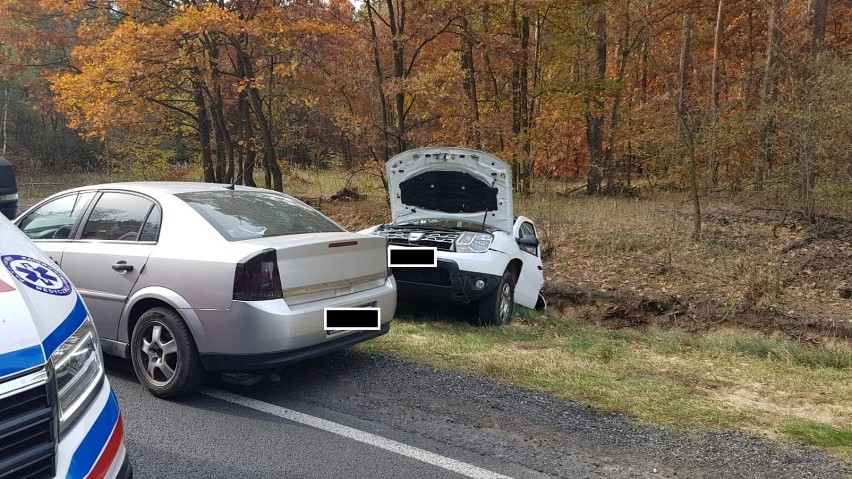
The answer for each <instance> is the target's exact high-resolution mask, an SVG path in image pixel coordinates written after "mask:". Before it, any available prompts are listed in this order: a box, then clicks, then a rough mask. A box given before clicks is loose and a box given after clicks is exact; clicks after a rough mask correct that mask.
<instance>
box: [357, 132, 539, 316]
mask: <svg viewBox="0 0 852 479" xmlns="http://www.w3.org/2000/svg"><path fill="white" fill-rule="evenodd" d="M385 168H386V172H387V178H388V187H389V189H390V206H391V214H392V218H393V222H392V223H390V224H384V225H378V226H374V227H372V228H368V229H366V230H363V231H362V233H368V234H376V235H380V236H384V237H385V238H387V241H388V245H389V247H391V248H399V247H403V248H405V247H433V248H435V250H436V253H435V256H436V261H435V264H436V265H435V266H434V267H430V266H418V267H395V268H393V275H394V277H395V278H396V281H397V287H398V294H399V296H400V297H410V298H419V299H423V298H431V299H433V300H438V301H447V302H454V303H474V302H475V303H477V304H478V306H479V318H478V324H481V325H502V324H507V323H508V322H509V321H510V320H511V316H512V311H513V308H514V305H515V303H517V304H520V305H522V306H525V307H528V308H537V309H544V307H545V302H544V299H543V298H542V297H541V295H540V294H539V291H540V290H541V286H542V284H543V282H544V276H543V272H542V264H541V254H540V248H539V239H538V232H537V231H536V227H535V224H534V223H533V221H532V220H530V219H529V218H526V217H523V216H519V217H517V218H516V217H514V216H513V212H512V179H511V170H510V167H509V165H507V164H506V163H505V162H503V161H502V160H500V159H499V158H496V157H495V156H492V155H489V154H488V153H484V152H481V151H476V150H469V149H464V148H420V149H415V150H409V151H405V152H403V153H400V154H399V155H397V156H395V157H393V158H391V159H390V160H389V161H388V162H387V164H386V165H385Z"/></svg>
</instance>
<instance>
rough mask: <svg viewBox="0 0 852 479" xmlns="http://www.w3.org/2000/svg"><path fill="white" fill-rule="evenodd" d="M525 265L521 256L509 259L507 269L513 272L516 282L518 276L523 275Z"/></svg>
mask: <svg viewBox="0 0 852 479" xmlns="http://www.w3.org/2000/svg"><path fill="white" fill-rule="evenodd" d="M523 267H524V262H523V261H521V259H520V258H512V260H511V261H509V264H508V265H507V266H506V269H507V270H509V271H511V272H512V274H513V275H514V276H515V282H517V281H518V278H520V277H521V268H523Z"/></svg>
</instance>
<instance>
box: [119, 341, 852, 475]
mask: <svg viewBox="0 0 852 479" xmlns="http://www.w3.org/2000/svg"><path fill="white" fill-rule="evenodd" d="M107 372H108V374H109V378H110V382H111V383H112V386H113V388H114V389H115V391H116V393H117V395H118V398H119V402H120V403H121V407H122V411H123V414H124V421H125V431H126V432H125V434H126V435H125V441H126V444H127V446H128V450H129V452H130V454H131V460H132V462H133V466H134V469H135V471H136V477H137V478H139V479H144V478H149V477H156V478H180V479H193V478H200V479H213V478H242V477H245V478H335V477H346V478H361V477H363V478H373V477H377V478H419V477H424V478H433V477H434V478H443V477H447V478H463V477H483V478H489V477H490V478H501V477H516V478H537V477H571V478H575V477H594V478H597V477H601V478H603V477H607V478H618V477H720V478H721V477H725V478H729V477H773V478H782V477H791V478H793V477H795V478H802V477H819V478H831V477H848V476H849V475H850V474H852V471H849V470H848V469H844V468H843V466H842V465H841V464H840V463H838V462H837V461H835V460H833V459H831V458H830V457H828V456H826V455H824V454H822V453H820V452H818V451H816V450H813V449H810V448H804V447H789V446H779V445H777V444H770V443H765V442H763V441H760V440H757V439H753V438H748V437H744V436H742V435H739V434H736V433H724V432H723V433H714V434H703V435H690V436H689V437H686V436H683V435H680V434H677V433H672V432H667V431H664V430H662V429H658V428H653V427H643V426H636V425H633V424H631V423H630V421H629V420H627V419H625V418H624V417H621V416H618V415H605V414H599V413H597V412H594V411H592V410H590V409H588V408H585V407H583V406H582V405H578V404H575V403H572V402H567V401H561V400H557V399H554V398H552V397H549V396H547V395H544V394H537V393H532V392H529V391H525V390H522V389H518V388H514V387H511V386H507V385H504V384H499V383H496V382H494V381H491V380H488V379H485V378H480V377H477V376H472V375H467V374H460V373H453V372H446V371H441V370H437V369H435V368H431V367H424V366H418V365H413V364H410V363H406V362H404V361H400V360H398V359H396V358H394V357H391V356H387V355H380V354H368V353H363V352H359V351H355V350H349V351H343V352H338V353H334V354H331V355H328V356H326V357H323V358H318V359H315V360H311V361H307V362H304V363H301V364H299V365H295V366H292V367H290V368H287V369H285V370H284V371H282V381H281V382H277V383H272V382H262V383H260V384H257V385H254V386H251V387H239V386H230V385H225V384H222V383H220V382H219V381H216V380H211V381H208V384H207V385H206V386H205V388H204V389H203V391H202V392H200V393H195V394H192V395H190V396H187V397H185V398H182V399H180V400H176V401H164V400H160V399H157V398H154V397H153V396H151V395H149V394H148V393H147V392H146V391H145V390H144V389H143V388H142V387H141V386H140V385H139V383H138V382H137V380H136V378H135V376H134V375H133V372H132V368H131V366H130V363H129V361H124V360H119V359H114V358H108V359H107Z"/></svg>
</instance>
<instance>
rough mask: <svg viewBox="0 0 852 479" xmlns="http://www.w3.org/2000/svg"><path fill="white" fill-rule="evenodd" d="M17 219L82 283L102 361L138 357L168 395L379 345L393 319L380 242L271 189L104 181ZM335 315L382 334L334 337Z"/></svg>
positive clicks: (153, 387) (142, 372)
mask: <svg viewBox="0 0 852 479" xmlns="http://www.w3.org/2000/svg"><path fill="white" fill-rule="evenodd" d="M15 222H16V224H17V225H18V227H19V228H20V229H21V230H22V231H23V232H24V233H25V234H26V235H27V236H29V237H30V238H31V239H32V240H34V241H35V243H36V244H37V245H38V246H39V247H40V248H41V249H42V250H44V251H45V252H46V253H47V254H48V255H49V256H50V257H51V258H52V259H53V261H54V262H56V263H57V264H58V265H59V266H60V267H61V268H62V270H63V271H65V272H66V274H68V276H69V277H70V279H71V280H72V281H73V282H74V284H75V285H76V286H77V288H78V290H79V291H80V294H81V295H82V296H83V299H84V300H85V302H86V305H87V306H88V307H89V310H90V312H91V314H92V317H93V319H94V321H95V325H96V327H97V329H98V333H99V334H100V337H101V344H102V347H103V350H104V352H106V353H109V354H113V355H117V356H121V357H124V358H131V359H132V361H133V367H134V370H135V371H136V375H137V376H138V377H139V380H140V381H141V382H142V384H143V385H144V386H145V387H146V388H148V390H149V391H151V393H152V394H154V395H155V396H159V397H174V396H178V395H181V394H185V393H187V392H189V391H192V390H193V389H195V388H196V387H198V386H199V385H200V384H201V383H202V382H203V380H204V377H205V373H206V372H207V371H220V372H225V373H226V374H227V375H229V376H230V377H232V378H234V377H237V378H238V377H245V374H246V373H245V372H246V371H266V370H275V369H277V368H280V367H281V366H283V365H285V364H287V363H291V362H295V361H299V360H303V359H307V358H311V357H314V356H318V355H321V354H324V353H327V352H330V351H334V350H337V349H340V348H345V347H348V346H351V345H354V344H357V343H359V342H362V341H366V340H368V339H371V338H374V337H376V336H380V335H382V334H385V333H386V332H388V330H389V328H390V322H391V319H392V318H393V315H394V312H395V309H396V284H395V282H394V279H393V277H392V276H391V275H390V274H389V272H388V268H387V256H386V255H387V253H386V251H387V250H386V243H385V239H384V238H381V237H377V236H365V235H360V234H355V233H349V232H347V231H346V230H345V229H344V228H342V227H341V226H339V225H338V224H336V223H334V222H333V221H332V220H330V219H329V218H327V217H326V216H324V215H322V214H321V213H320V212H318V211H316V210H314V209H313V208H311V207H310V206H308V205H306V204H304V203H302V202H300V201H298V200H296V199H294V198H292V197H290V196H287V195H285V194H281V193H276V192H273V191H269V190H262V189H257V188H249V187H241V186H236V187H233V186H231V185H216V184H207V183H168V182H143V183H115V184H105V185H94V186H88V187H83V188H76V189H71V190H67V191H63V192H61V193H57V194H55V195H53V196H51V197H50V198H47V199H45V200H44V201H42V202H41V203H39V204H37V205H36V206H34V207H32V208H30V209H29V210H28V211H26V212H25V213H24V214H22V215H21V216H20V217H19V218H18V219H17V220H16V221H15ZM348 308H354V309H352V310H349V309H348ZM328 310H332V311H337V312H338V313H335V314H338V316H336V318H337V319H336V321H337V322H338V324H339V322H340V321H341V320H342V321H343V322H344V323H345V322H346V316H340V315H339V311H343V312H347V311H352V312H353V313H355V314H354V315H352V316H350V317H352V318H354V319H355V320H356V322H357V324H358V325H361V326H363V321H362V320H363V319H364V318H365V317H368V318H369V317H373V316H374V317H375V321H376V325H375V327H374V328H372V329H369V328H366V327H360V328H347V327H340V328H339V329H329V328H328V324H326V323H325V322H324V320H325V316H326V314H328ZM360 313H369V314H367V315H366V316H365V315H364V314H360ZM371 315H372V316H371ZM344 326H345V324H344ZM240 375H242V376H240Z"/></svg>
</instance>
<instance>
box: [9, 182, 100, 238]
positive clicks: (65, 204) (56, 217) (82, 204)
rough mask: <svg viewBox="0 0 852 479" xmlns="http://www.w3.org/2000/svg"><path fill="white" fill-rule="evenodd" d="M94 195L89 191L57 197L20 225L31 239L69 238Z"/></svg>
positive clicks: (29, 215)
mask: <svg viewBox="0 0 852 479" xmlns="http://www.w3.org/2000/svg"><path fill="white" fill-rule="evenodd" d="M94 195H95V193H94V192H88V191H87V192H83V193H73V194H70V195H66V196H63V197H61V198H57V199H55V200H53V201H51V202H49V203H46V204H44V205H42V206H40V207H39V208H38V209H36V210H34V211H33V212H32V213H30V214H28V215H27V216H26V217H25V218H24V219H23V220H21V223H20V225H18V226H19V228H20V229H21V231H23V232H24V234H26V235H27V236H28V237H30V239H68V236H69V234H70V233H71V228H72V227H73V226H74V222H76V221H77V218H78V217H79V216H80V213H82V212H83V211H84V210H85V209H86V206H87V205H88V204H89V200H91V199H92V197H93V196H94Z"/></svg>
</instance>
